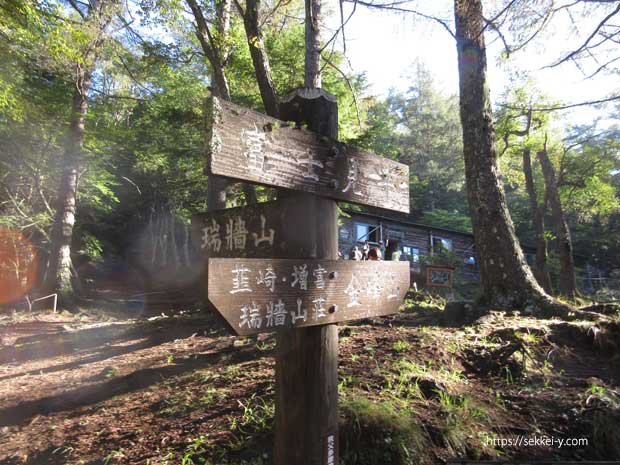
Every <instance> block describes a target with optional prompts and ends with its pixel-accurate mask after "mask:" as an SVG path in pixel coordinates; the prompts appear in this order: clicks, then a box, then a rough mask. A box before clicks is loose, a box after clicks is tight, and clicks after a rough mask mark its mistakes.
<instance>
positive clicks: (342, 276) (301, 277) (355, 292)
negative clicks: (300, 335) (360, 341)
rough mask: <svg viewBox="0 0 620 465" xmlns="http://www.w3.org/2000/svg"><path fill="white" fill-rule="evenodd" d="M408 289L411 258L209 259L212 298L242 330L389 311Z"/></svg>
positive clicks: (232, 324) (238, 330)
mask: <svg viewBox="0 0 620 465" xmlns="http://www.w3.org/2000/svg"><path fill="white" fill-rule="evenodd" d="M408 289H409V264H408V263H407V262H390V261H387V262H383V261H364V262H356V261H349V260H312V259H308V260H301V259H299V260H286V259H280V260H278V259H273V260H265V259H246V258H242V259H241V258H240V259H226V258H211V259H209V284H208V295H209V300H210V301H211V303H212V304H213V305H214V306H215V308H216V309H217V310H218V311H219V312H220V314H222V316H223V317H224V318H225V319H226V321H227V322H228V324H229V326H230V328H231V329H232V330H233V331H234V332H235V333H236V334H240V335H248V334H254V333H258V332H262V331H275V330H277V329H282V328H292V327H303V326H312V325H321V324H328V323H337V322H341V321H348V320H355V319H360V318H369V317H374V316H379V315H388V314H391V313H395V312H397V311H398V307H399V306H400V304H401V302H402V300H403V298H404V295H405V293H406V292H407V290H408Z"/></svg>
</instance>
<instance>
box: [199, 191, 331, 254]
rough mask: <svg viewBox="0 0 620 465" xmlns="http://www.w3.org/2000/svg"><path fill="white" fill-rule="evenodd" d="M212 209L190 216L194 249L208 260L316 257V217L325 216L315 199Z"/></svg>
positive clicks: (292, 199)
mask: <svg viewBox="0 0 620 465" xmlns="http://www.w3.org/2000/svg"><path fill="white" fill-rule="evenodd" d="M311 197H312V198H311V199H309V200H308V201H306V203H305V205H304V207H303V208H300V206H299V199H295V198H291V197H287V198H283V199H279V200H275V201H273V202H265V203H259V204H255V205H248V206H245V207H237V208H228V209H226V210H215V211H213V212H211V213H200V214H197V215H194V216H192V242H193V244H194V248H195V250H197V251H199V252H202V253H203V255H204V256H205V257H207V256H208V257H211V258H229V257H230V258H242V257H243V258H295V257H312V256H314V254H315V249H314V244H315V243H316V240H317V239H318V238H317V232H316V231H315V228H314V225H315V224H316V218H317V217H318V216H320V215H321V214H325V212H324V211H322V210H321V205H322V203H321V202H320V201H318V200H319V198H318V197H314V196H311Z"/></svg>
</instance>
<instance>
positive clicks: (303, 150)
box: [207, 97, 409, 213]
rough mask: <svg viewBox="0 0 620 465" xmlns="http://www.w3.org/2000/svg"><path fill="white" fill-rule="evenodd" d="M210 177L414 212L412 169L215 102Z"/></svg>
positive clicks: (209, 130) (212, 106) (212, 103)
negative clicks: (411, 186)
mask: <svg viewBox="0 0 620 465" xmlns="http://www.w3.org/2000/svg"><path fill="white" fill-rule="evenodd" d="M207 111H209V112H210V114H209V124H208V128H207V146H208V151H209V163H208V164H209V170H210V172H211V174H215V175H219V176H226V177H229V178H234V179H241V180H245V181H250V182H253V183H258V184H265V185H268V186H275V187H282V188H286V189H293V190H298V191H303V192H309V193H312V194H316V195H319V196H323V197H329V198H332V199H336V200H344V201H347V202H352V203H359V204H364V205H372V206H375V207H381V208H385V209H388V210H396V211H400V212H407V213H408V212H409V167H408V166H407V165H403V164H401V163H397V162H395V161H393V160H389V159H387V158H383V157H379V156H377V155H373V154H369V153H366V152H362V151H360V150H357V149H355V148H353V147H348V146H346V145H344V144H341V143H338V142H337V141H333V140H331V139H329V138H326V137H322V136H319V135H317V134H316V133H314V132H311V131H308V130H306V129H303V128H296V127H295V126H294V124H287V123H285V122H283V121H280V120H277V119H275V118H271V117H269V116H266V115H263V114H260V113H257V112H255V111H252V110H249V109H247V108H244V107H240V106H238V105H235V104H233V103H230V102H228V101H225V100H220V99H218V98H216V97H211V99H210V108H209V109H208V110H207Z"/></svg>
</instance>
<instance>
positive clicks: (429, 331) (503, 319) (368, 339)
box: [0, 299, 620, 465]
mask: <svg viewBox="0 0 620 465" xmlns="http://www.w3.org/2000/svg"><path fill="white" fill-rule="evenodd" d="M112 308H113V310H114V311H103V310H101V309H99V310H97V311H94V310H92V309H91V310H84V311H83V312H81V313H80V314H78V315H75V314H69V313H66V312H63V313H56V314H55V313H51V312H40V313H32V314H24V313H15V314H13V315H5V316H0V337H1V346H0V464H4V465H9V464H10V465H17V464H29V465H34V464H45V465H56V464H87V465H95V464H105V465H107V464H110V465H113V464H150V465H163V464H170V465H172V464H182V465H192V464H194V465H198V464H233V463H234V464H263V463H264V464H267V463H270V458H271V447H272V443H273V435H272V430H271V426H272V420H273V415H274V358H273V354H274V346H275V340H274V336H273V335H261V336H260V337H258V338H256V337H254V338H240V337H233V336H229V335H227V334H226V332H225V330H224V329H223V327H222V326H220V325H219V324H218V322H217V321H216V320H215V318H214V317H212V316H209V315H205V314H203V313H201V312H199V311H195V310H193V311H189V310H188V311H186V312H179V311H177V312H174V313H173V312H169V313H168V314H167V315H166V314H163V315H159V316H151V317H150V318H147V317H146V316H142V317H137V316H135V314H134V315H132V311H130V310H127V311H123V310H122V309H120V310H119V308H114V307H112ZM133 312H135V310H133ZM601 318H602V319H604V320H605V321H603V320H601V321H572V322H565V321H560V320H541V319H535V318H531V317H525V316H521V315H508V314H505V313H499V312H491V313H490V314H488V315H486V316H484V317H481V318H479V319H478V320H476V321H474V322H472V323H469V324H466V325H456V324H454V323H453V322H450V321H449V318H446V314H445V313H444V312H443V311H442V310H441V309H440V308H439V307H435V306H434V305H433V304H432V302H431V303H429V302H428V301H426V302H425V301H419V302H417V303H416V302H413V301H412V300H411V299H410V300H407V302H406V305H405V311H404V312H401V313H400V314H398V315H395V316H391V317H386V318H381V319H377V320H372V321H370V320H368V321H363V322H357V323H356V324H352V325H340V327H339V332H340V370H339V376H340V386H339V392H340V404H341V419H342V425H341V432H340V438H341V439H340V449H341V458H342V463H343V464H373V463H385V464H408V463H446V462H449V461H450V458H453V457H469V458H481V459H490V458H498V457H499V458H532V459H534V458H538V459H543V458H544V459H548V460H550V459H571V460H586V459H587V460H593V459H620V388H619V385H620V363H619V360H620V359H619V354H620V320H619V319H618V318H614V317H609V316H608V317H601ZM519 438H521V439H519ZM544 438H547V440H551V441H553V440H555V441H560V440H561V441H564V442H565V443H564V444H563V445H562V447H559V444H558V443H557V442H556V443H555V444H554V445H542V444H541V442H542V441H543V439H544ZM509 440H513V441H515V442H518V445H517V444H512V445H509V444H508V441H509ZM569 440H570V441H572V440H574V441H575V442H577V443H579V444H577V445H572V444H570V445H568V444H566V441H569ZM526 441H527V442H530V441H531V442H537V444H534V445H530V444H527V442H526Z"/></svg>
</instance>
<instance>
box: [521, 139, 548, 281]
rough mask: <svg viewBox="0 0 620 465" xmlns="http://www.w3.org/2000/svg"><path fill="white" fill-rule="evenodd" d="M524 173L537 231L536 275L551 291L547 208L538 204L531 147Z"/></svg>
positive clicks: (533, 221) (524, 155)
mask: <svg viewBox="0 0 620 465" xmlns="http://www.w3.org/2000/svg"><path fill="white" fill-rule="evenodd" d="M523 174H524V175H525V187H526V190H527V195H528V198H529V200H530V210H531V212H532V223H533V224H534V230H535V231H536V261H535V265H534V276H535V277H536V280H537V281H538V283H539V284H540V285H541V286H542V287H543V289H544V290H545V292H547V293H551V279H550V278H549V272H548V271H547V238H546V237H545V208H544V206H542V205H539V204H538V196H537V195H536V187H535V186H534V176H533V174H532V157H531V152H530V149H525V150H524V151H523Z"/></svg>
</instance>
